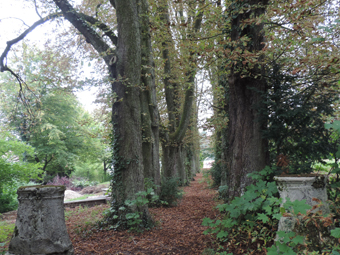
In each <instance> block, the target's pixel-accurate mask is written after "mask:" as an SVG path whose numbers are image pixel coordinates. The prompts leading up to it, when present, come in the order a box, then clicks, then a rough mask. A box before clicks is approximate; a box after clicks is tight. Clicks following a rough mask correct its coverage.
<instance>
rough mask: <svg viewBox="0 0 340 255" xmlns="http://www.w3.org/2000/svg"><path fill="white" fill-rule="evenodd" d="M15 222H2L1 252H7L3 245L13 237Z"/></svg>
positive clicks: (0, 235)
mask: <svg viewBox="0 0 340 255" xmlns="http://www.w3.org/2000/svg"><path fill="white" fill-rule="evenodd" d="M14 226H15V224H14V223H8V222H6V221H3V222H0V254H5V250H4V249H3V247H4V246H5V245H6V244H7V243H8V242H9V240H10V239H11V236H12V233H13V231H14Z"/></svg>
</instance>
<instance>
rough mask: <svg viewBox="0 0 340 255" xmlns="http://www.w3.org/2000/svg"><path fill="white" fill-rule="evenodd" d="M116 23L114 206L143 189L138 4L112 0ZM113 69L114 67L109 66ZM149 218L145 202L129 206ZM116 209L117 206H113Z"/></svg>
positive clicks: (124, 0) (128, 0)
mask: <svg viewBox="0 0 340 255" xmlns="http://www.w3.org/2000/svg"><path fill="white" fill-rule="evenodd" d="M115 7H116V13H117V23H118V45H117V69H116V70H117V76H116V77H114V76H113V77H112V78H114V79H115V80H114V82H113V85H112V90H113V92H114V97H115V100H114V103H113V110H112V119H113V126H114V128H113V129H114V145H113V146H114V176H113V187H112V197H113V199H114V200H115V201H114V206H115V207H116V208H117V209H118V207H120V206H121V205H124V202H125V201H126V200H127V199H129V200H133V199H134V198H135V194H136V193H137V192H139V191H142V190H144V166H143V154H142V150H141V148H142V136H141V128H142V123H141V103H140V102H141V101H140V100H141V89H140V83H141V81H140V77H141V34H140V33H141V31H140V23H139V12H138V8H139V7H138V4H137V2H136V1H134V0H115ZM112 73H114V70H112ZM129 210H130V211H133V212H135V211H141V212H142V213H143V217H144V218H146V219H147V221H149V220H150V219H151V218H150V216H149V213H148V208H147V206H144V207H142V208H136V207H133V208H129ZM117 211H118V212H119V211H120V210H117Z"/></svg>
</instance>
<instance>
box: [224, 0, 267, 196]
mask: <svg viewBox="0 0 340 255" xmlns="http://www.w3.org/2000/svg"><path fill="white" fill-rule="evenodd" d="M267 4H268V1H266V0H264V1H262V0H260V1H252V0H251V1H233V2H232V3H231V4H230V5H229V7H228V10H227V13H228V14H227V19H228V20H229V21H230V23H229V24H228V28H229V29H230V30H229V31H228V32H229V36H230V43H227V45H226V50H225V54H226V57H227V58H229V60H230V62H229V65H227V68H228V74H229V77H228V82H227V87H228V99H227V100H228V105H229V106H228V112H229V114H228V117H229V123H228V129H227V132H228V133H227V139H228V146H227V148H226V149H225V150H224V155H223V156H222V160H223V161H224V162H226V166H225V169H224V170H225V171H226V179H224V183H223V184H226V185H227V186H228V195H227V196H228V199H232V198H233V197H235V196H240V195H241V194H242V193H243V192H244V189H245V187H246V186H248V185H249V184H250V183H251V182H252V181H251V179H250V178H249V177H248V176H247V174H248V173H251V172H253V171H260V170H262V169H263V168H264V167H265V166H266V164H267V163H268V158H267V156H266V151H267V148H266V146H267V145H266V140H265V139H264V138H263V137H262V130H263V128H264V123H260V122H258V121H257V119H258V118H259V112H258V110H256V108H255V106H256V105H258V104H260V103H261V94H260V93H261V92H264V91H265V90H266V82H265V80H264V78H263V76H262V75H263V74H264V68H263V66H261V65H260V63H256V62H257V61H259V60H261V58H262V57H263V56H262V48H263V47H264V45H263V42H264V32H263V23H262V22H260V23H255V22H254V20H256V19H258V18H259V17H261V16H262V15H263V14H264V13H265V8H266V5H267ZM247 22H250V24H249V25H245V24H247ZM236 52H240V54H241V55H242V57H243V58H240V57H237V53H236ZM233 57H234V58H233Z"/></svg>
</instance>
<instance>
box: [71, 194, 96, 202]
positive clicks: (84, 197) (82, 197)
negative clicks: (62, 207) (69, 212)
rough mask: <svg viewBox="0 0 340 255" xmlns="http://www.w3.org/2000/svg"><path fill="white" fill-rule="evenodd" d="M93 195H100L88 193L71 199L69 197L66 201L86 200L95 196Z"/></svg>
mask: <svg viewBox="0 0 340 255" xmlns="http://www.w3.org/2000/svg"><path fill="white" fill-rule="evenodd" d="M93 196H98V195H97V194H92V195H89V194H86V195H83V196H81V197H76V198H71V199H67V200H65V201H67V202H69V201H77V200H85V199H87V198H88V197H93Z"/></svg>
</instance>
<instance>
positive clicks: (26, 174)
mask: <svg viewBox="0 0 340 255" xmlns="http://www.w3.org/2000/svg"><path fill="white" fill-rule="evenodd" d="M29 155H34V149H33V148H32V147H31V146H29V145H27V144H25V143H23V142H20V141H17V140H16V138H15V137H13V136H12V135H11V134H9V133H2V134H0V169H1V171H0V180H1V182H0V213H2V212H6V211H10V210H14V209H15V208H16V206H17V201H16V193H15V192H16V188H17V183H18V182H28V181H29V180H30V178H38V175H39V174H40V173H41V170H40V166H41V165H40V164H36V163H28V162H27V161H25V159H26V158H27V157H28V156H29Z"/></svg>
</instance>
